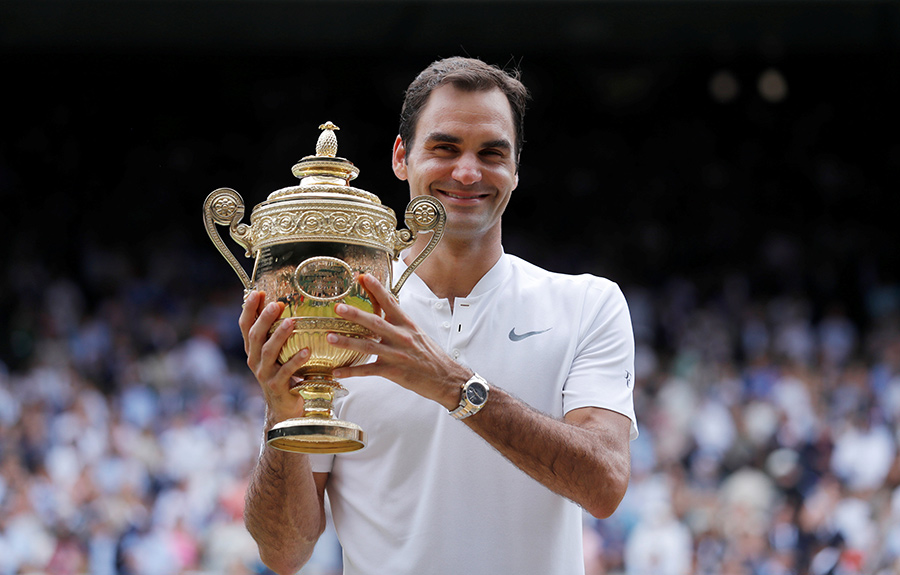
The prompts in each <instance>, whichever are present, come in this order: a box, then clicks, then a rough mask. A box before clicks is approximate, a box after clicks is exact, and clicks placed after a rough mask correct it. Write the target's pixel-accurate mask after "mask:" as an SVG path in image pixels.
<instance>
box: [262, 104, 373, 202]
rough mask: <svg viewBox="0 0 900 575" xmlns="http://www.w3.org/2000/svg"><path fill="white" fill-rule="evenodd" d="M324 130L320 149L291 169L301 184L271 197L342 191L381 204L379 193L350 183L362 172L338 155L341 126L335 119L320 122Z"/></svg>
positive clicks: (344, 196) (349, 196)
mask: <svg viewBox="0 0 900 575" xmlns="http://www.w3.org/2000/svg"><path fill="white" fill-rule="evenodd" d="M319 129H320V130H322V133H321V134H319V139H318V141H317V142H316V153H315V155H312V156H306V157H304V158H303V159H301V160H300V161H299V162H297V163H296V164H294V167H293V168H292V169H291V172H293V174H294V175H295V176H297V177H298V178H300V185H299V186H290V187H287V188H282V189H280V190H276V191H274V192H272V193H271V194H269V197H268V201H272V200H284V199H301V198H302V197H305V196H306V195H308V194H315V195H322V194H325V195H329V196H330V195H332V194H338V196H339V197H341V198H342V199H349V200H356V201H364V202H366V201H367V202H371V203H374V204H379V205H380V204H381V200H380V199H379V198H378V196H376V195H375V194H372V193H370V192H367V191H365V190H360V189H358V188H354V187H351V186H350V180H353V179H355V178H356V177H357V176H358V175H359V168H357V167H356V166H354V165H353V162H351V161H350V160H348V159H346V158H340V157H338V156H337V149H338V145H337V136H336V135H335V131H337V130H340V128H338V127H337V126H335V125H334V124H333V123H331V122H330V121H329V122H325V123H324V124H322V125H320V126H319Z"/></svg>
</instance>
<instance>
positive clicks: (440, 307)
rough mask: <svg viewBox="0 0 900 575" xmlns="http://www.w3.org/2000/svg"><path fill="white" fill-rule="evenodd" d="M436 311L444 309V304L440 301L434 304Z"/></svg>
mask: <svg viewBox="0 0 900 575" xmlns="http://www.w3.org/2000/svg"><path fill="white" fill-rule="evenodd" d="M434 309H444V302H442V301H439V302H437V303H436V304H434Z"/></svg>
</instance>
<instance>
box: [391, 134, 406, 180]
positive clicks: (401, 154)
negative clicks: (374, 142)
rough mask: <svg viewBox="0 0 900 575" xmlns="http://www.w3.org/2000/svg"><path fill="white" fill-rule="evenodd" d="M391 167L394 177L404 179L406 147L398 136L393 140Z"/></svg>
mask: <svg viewBox="0 0 900 575" xmlns="http://www.w3.org/2000/svg"><path fill="white" fill-rule="evenodd" d="M391 167H393V168H394V175H395V176H397V177H398V178H399V179H401V180H405V179H406V177H407V174H406V146H405V145H404V144H403V140H402V139H401V138H400V136H397V139H396V140H394V154H393V161H392V166H391Z"/></svg>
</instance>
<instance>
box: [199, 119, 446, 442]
mask: <svg viewBox="0 0 900 575" xmlns="http://www.w3.org/2000/svg"><path fill="white" fill-rule="evenodd" d="M319 129H321V130H322V133H321V135H320V136H319V139H318V142H317V143H316V153H315V155H314V156H306V157H305V158H303V159H302V160H300V161H299V162H297V164H296V165H294V167H293V169H292V172H293V174H294V175H295V176H297V177H298V178H299V179H300V185H298V186H291V187H287V188H282V189H280V190H276V191H274V192H272V193H271V194H269V197H268V198H267V199H266V201H264V202H262V203H260V204H259V205H257V206H256V207H254V208H253V212H252V213H251V215H250V225H247V224H243V223H240V220H241V218H243V216H244V200H243V199H242V198H241V196H240V195H239V194H238V193H237V192H235V191H234V190H232V189H230V188H220V189H218V190H215V191H213V192H212V193H211V194H209V196H207V198H206V202H205V203H204V206H203V214H204V218H203V222H204V225H205V227H206V232H207V233H208V234H209V237H210V239H211V240H212V242H213V244H215V246H216V248H217V249H218V250H219V252H220V253H221V254H222V256H223V257H224V258H225V259H226V260H227V261H228V263H229V264H230V265H231V267H232V268H233V269H234V271H235V273H237V275H238V277H239V278H240V279H241V282H242V283H243V285H244V294H245V297H246V295H247V294H248V293H249V292H250V291H251V290H261V291H264V292H265V294H266V301H265V303H266V304H269V303H270V302H273V301H280V302H283V303H284V304H285V305H284V312H283V313H282V316H281V318H279V319H278V320H277V321H276V322H275V324H274V325H273V326H272V331H274V330H275V329H277V327H278V326H279V325H280V324H281V322H282V321H284V320H285V319H288V318H291V319H293V322H294V330H293V333H292V334H291V336H290V337H289V338H288V340H287V342H286V343H285V345H284V347H283V348H282V350H281V354H280V356H279V361H281V362H282V363H284V362H286V361H287V360H289V359H290V358H291V357H293V356H294V354H296V353H297V352H299V351H300V350H301V349H303V348H309V350H310V357H309V359H308V360H307V362H306V363H305V364H304V365H303V366H302V367H301V368H300V369H299V370H298V371H297V372H296V373H295V379H296V380H297V383H296V384H295V385H294V387H292V389H291V391H292V392H293V393H295V394H297V395H300V396H301V397H303V399H304V413H303V415H302V416H301V417H296V418H292V419H288V420H285V421H282V422H279V423H278V424H276V425H275V426H273V427H272V429H271V430H269V432H268V435H267V441H268V443H269V445H272V446H273V447H275V448H278V449H281V450H284V451H294V452H300V453H343V452H349V451H355V450H357V449H361V448H363V447H365V444H366V433H365V431H363V430H362V429H361V428H360V427H359V426H358V425H356V424H354V423H351V422H349V421H342V420H339V419H336V418H335V417H334V413H333V409H332V407H333V405H332V404H333V400H334V398H336V397H340V396H343V395H346V394H347V390H346V389H345V388H344V387H343V386H342V385H341V384H340V383H339V382H338V381H337V380H335V379H334V376H333V375H332V372H333V371H334V369H335V368H337V367H343V366H351V365H358V364H360V363H363V362H365V361H366V360H367V359H368V356H367V355H365V354H360V353H357V352H354V351H350V350H344V349H339V348H337V347H334V346H332V345H331V344H329V343H327V342H326V341H325V336H326V335H327V334H328V333H329V332H335V333H339V334H341V335H345V336H349V337H357V338H373V339H374V338H375V335H374V334H373V333H372V332H370V331H369V330H367V329H365V328H363V327H362V326H360V325H358V324H355V323H353V322H350V321H347V320H345V319H343V318H341V317H340V316H338V315H337V314H336V313H335V311H334V306H335V305H337V304H338V303H345V304H347V305H352V306H354V307H356V308H359V309H361V310H365V311H368V312H374V311H376V310H375V306H374V305H373V302H372V301H371V299H370V297H369V294H368V293H367V292H366V291H365V290H364V289H363V288H362V287H361V286H360V285H359V283H358V282H357V280H356V278H357V276H358V275H359V274H360V273H368V274H372V275H373V276H374V277H376V278H377V279H378V281H380V282H381V283H382V284H383V285H385V286H386V287H388V288H389V289H390V290H391V293H392V294H393V295H394V296H395V297H396V296H397V295H398V293H399V291H400V288H401V287H403V284H404V283H405V282H406V279H407V278H408V277H409V275H410V274H411V273H412V272H413V271H414V270H415V269H416V267H418V265H419V264H420V263H422V261H423V260H424V259H425V258H426V257H428V254H430V253H431V252H432V251H433V250H434V248H435V246H436V245H437V243H438V242H439V241H440V239H441V234H442V233H443V229H444V222H445V219H446V214H445V212H444V207H443V206H442V205H441V203H440V202H439V201H438V200H436V199H434V198H432V197H430V196H418V197H416V198H413V200H412V201H411V202H410V203H409V205H408V206H407V208H406V214H405V219H404V221H405V223H406V226H407V228H408V229H404V230H398V229H397V218H396V216H395V215H394V212H393V210H391V209H390V208H388V207H387V206H384V205H382V203H381V201H380V200H379V198H378V196H376V195H375V194H372V193H369V192H367V191H365V190H361V189H358V188H354V187H351V186H350V181H351V180H353V179H354V178H356V176H357V175H359V169H358V168H356V166H354V165H353V164H352V163H351V162H350V161H349V160H347V159H345V158H340V157H337V138H336V136H335V133H334V132H335V130H337V129H338V127H337V126H335V125H334V124H332V123H331V122H327V123H325V124H322V125H321V126H319ZM217 225H219V226H227V227H228V231H229V234H230V235H231V238H232V239H233V240H234V241H235V242H237V243H238V244H239V245H240V246H241V247H243V248H244V249H245V250H246V254H245V255H246V257H248V258H253V260H254V261H253V271H252V274H250V275H248V274H247V272H246V271H245V270H244V268H243V266H242V265H241V263H240V262H239V261H238V259H237V258H236V257H235V256H234V254H232V253H231V250H230V249H229V248H228V246H227V245H226V244H225V242H224V241H223V240H222V238H221V236H220V235H219V232H218V229H217V228H216V226H217ZM421 232H431V238H430V240H429V242H428V245H427V246H426V247H425V249H424V250H423V251H422V252H421V253H420V254H419V255H418V256H417V257H416V258H415V259H414V260H413V261H412V263H411V264H410V266H409V267H408V268H407V269H406V271H405V272H404V273H403V275H402V276H401V277H400V278H399V279H398V280H397V282H396V284H395V285H393V287H391V284H392V281H393V278H392V269H393V266H392V262H393V261H395V260H397V259H398V258H399V256H400V252H401V251H402V250H404V249H405V248H407V247H409V246H411V245H412V244H413V242H414V241H415V240H416V238H417V237H418V234H419V233H421Z"/></svg>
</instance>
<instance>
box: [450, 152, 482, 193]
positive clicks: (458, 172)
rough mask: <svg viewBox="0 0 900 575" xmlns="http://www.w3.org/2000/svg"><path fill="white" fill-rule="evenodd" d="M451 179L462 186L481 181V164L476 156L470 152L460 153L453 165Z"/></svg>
mask: <svg viewBox="0 0 900 575" xmlns="http://www.w3.org/2000/svg"><path fill="white" fill-rule="evenodd" d="M452 175H453V179H454V180H456V181H457V182H459V183H460V184H462V185H464V186H470V185H472V184H475V183H478V182H480V181H481V164H480V163H479V161H478V157H477V156H476V155H475V154H472V153H465V154H462V155H460V156H459V157H458V158H457V160H456V164H454V166H453V174H452Z"/></svg>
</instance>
